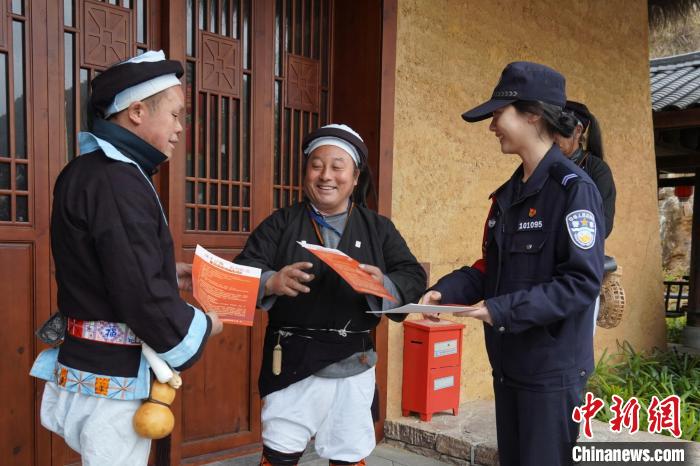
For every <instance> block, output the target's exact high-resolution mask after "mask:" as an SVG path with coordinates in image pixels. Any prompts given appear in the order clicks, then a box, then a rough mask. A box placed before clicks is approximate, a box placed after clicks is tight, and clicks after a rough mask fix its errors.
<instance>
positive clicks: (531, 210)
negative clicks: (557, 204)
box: [527, 207, 537, 218]
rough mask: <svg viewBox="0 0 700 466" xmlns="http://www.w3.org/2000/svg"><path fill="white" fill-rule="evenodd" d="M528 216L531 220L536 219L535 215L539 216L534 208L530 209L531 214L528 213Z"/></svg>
mask: <svg viewBox="0 0 700 466" xmlns="http://www.w3.org/2000/svg"><path fill="white" fill-rule="evenodd" d="M527 215H528V217H530V218H532V217H534V216H535V215H537V209H535V208H534V207H530V212H528V213H527Z"/></svg>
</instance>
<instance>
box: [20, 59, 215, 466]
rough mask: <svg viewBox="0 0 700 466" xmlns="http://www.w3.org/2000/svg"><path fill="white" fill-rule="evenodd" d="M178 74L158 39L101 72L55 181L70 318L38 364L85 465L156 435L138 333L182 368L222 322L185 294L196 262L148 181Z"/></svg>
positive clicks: (55, 418) (133, 453) (177, 111)
mask: <svg viewBox="0 0 700 466" xmlns="http://www.w3.org/2000/svg"><path fill="white" fill-rule="evenodd" d="M182 74H183V69H182V65H181V64H180V63H179V62H177V61H172V60H166V59H165V55H164V54H163V52H162V51H160V52H154V51H151V52H146V53H144V54H142V55H140V56H138V57H135V58H132V59H130V60H127V61H126V62H122V63H119V64H116V65H114V66H112V67H110V68H109V69H107V70H105V71H104V72H103V73H102V74H100V75H99V76H98V77H97V78H95V80H94V81H93V82H92V96H91V98H90V101H89V107H90V111H91V113H92V115H91V116H92V120H91V122H90V132H86V133H80V157H77V158H75V159H74V160H73V161H71V162H70V163H69V164H68V165H67V166H66V167H65V168H64V169H63V171H62V172H61V174H60V176H59V177H58V180H57V181H56V187H55V189H54V201H53V212H52V218H51V246H52V251H53V256H54V262H55V267H56V282H57V284H58V306H59V309H60V312H61V314H62V315H63V316H64V317H65V318H66V319H67V329H66V332H65V337H64V340H63V343H62V344H61V345H60V346H59V347H57V348H52V349H49V350H46V351H43V352H42V353H41V354H40V355H39V357H38V358H37V360H36V361H35V363H34V366H33V368H32V371H31V374H32V375H33V376H35V377H38V378H41V379H44V380H46V381H47V382H46V386H45V389H44V395H43V399H42V405H41V422H42V425H44V427H46V428H47V429H49V430H51V431H52V432H55V433H57V434H58V435H60V436H62V437H63V438H64V439H65V440H66V443H67V444H68V445H69V446H70V447H71V448H73V449H74V450H76V451H78V452H79V453H80V454H81V456H82V462H83V465H87V466H90V465H100V466H103V465H117V464H119V465H127V464H128V465H130V466H131V465H133V466H139V465H144V466H145V465H146V463H147V461H148V454H149V450H150V440H149V439H146V438H142V437H139V436H138V434H137V433H136V432H135V431H134V428H133V426H132V418H133V415H134V412H135V411H136V410H137V409H138V407H139V406H140V405H141V400H142V399H145V398H148V396H149V389H150V381H151V376H150V371H149V365H148V363H147V361H146V359H145V358H144V356H143V355H142V343H145V344H148V346H150V347H151V348H153V350H155V351H156V353H158V355H159V356H160V358H161V359H162V360H164V361H165V362H166V363H167V364H169V365H170V366H171V367H172V368H174V369H176V370H184V369H186V368H188V367H190V366H191V365H192V364H194V363H195V361H196V360H197V359H198V358H199V356H200V355H201V353H202V350H203V348H204V345H205V343H206V341H207V339H208V337H209V336H210V335H214V334H216V333H219V332H220V331H221V328H222V325H221V322H220V321H219V319H218V318H217V316H216V315H215V314H205V313H204V312H202V311H201V310H199V309H197V308H194V307H192V306H191V305H189V304H188V303H186V302H185V301H183V300H182V299H181V298H180V295H179V290H178V288H179V287H180V288H186V287H187V286H189V285H190V283H191V281H190V280H191V277H190V270H189V267H188V266H186V265H185V264H177V266H176V264H175V255H174V250H173V241H172V238H171V236H170V231H169V229H168V224H167V220H166V216H165V212H164V211H163V208H162V206H161V203H160V200H159V198H158V194H157V193H156V190H155V188H154V186H153V184H152V182H151V176H153V174H154V173H155V172H156V170H157V167H158V165H160V164H161V163H163V162H165V161H167V160H168V158H169V157H170V156H172V154H173V151H174V148H175V144H177V142H178V140H179V137H180V134H181V132H182V126H181V124H180V116H181V114H182V113H183V112H184V97H183V92H182V88H181V86H180V79H179V78H180V76H182Z"/></svg>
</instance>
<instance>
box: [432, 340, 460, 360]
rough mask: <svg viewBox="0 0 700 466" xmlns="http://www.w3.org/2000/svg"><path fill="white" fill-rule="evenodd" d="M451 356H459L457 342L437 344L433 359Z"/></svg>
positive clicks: (449, 341)
mask: <svg viewBox="0 0 700 466" xmlns="http://www.w3.org/2000/svg"><path fill="white" fill-rule="evenodd" d="M450 354H457V340H447V341H441V342H439V343H435V346H434V347H433V357H436V358H439V357H440V356H449V355H450Z"/></svg>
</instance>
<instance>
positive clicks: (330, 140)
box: [304, 136, 360, 167]
mask: <svg viewBox="0 0 700 466" xmlns="http://www.w3.org/2000/svg"><path fill="white" fill-rule="evenodd" d="M321 146H335V147H339V148H341V149H343V150H344V151H345V152H347V153H348V155H349V156H350V158H352V160H353V162H355V166H357V167H359V166H360V155H359V154H358V153H357V149H355V147H354V146H353V145H352V144H350V143H348V142H346V141H343V140H342V139H340V138H336V137H333V136H325V137H322V138H318V139H314V140H313V142H312V143H311V144H309V147H307V148H306V150H305V151H304V153H305V154H306V155H309V154H310V153H312V152H313V151H314V150H315V149H318V148H319V147H321Z"/></svg>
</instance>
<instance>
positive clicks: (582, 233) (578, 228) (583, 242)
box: [566, 210, 597, 249]
mask: <svg viewBox="0 0 700 466" xmlns="http://www.w3.org/2000/svg"><path fill="white" fill-rule="evenodd" d="M566 229H567V230H568V231H569V237H570V238H571V241H573V242H574V244H575V245H576V246H578V247H579V248H581V249H591V248H592V247H593V245H594V244H595V237H596V232H597V225H596V221H595V216H594V215H593V213H592V212H591V211H589V210H575V211H573V212H570V213H568V214H567V215H566Z"/></svg>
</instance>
